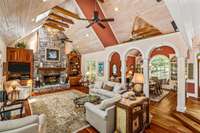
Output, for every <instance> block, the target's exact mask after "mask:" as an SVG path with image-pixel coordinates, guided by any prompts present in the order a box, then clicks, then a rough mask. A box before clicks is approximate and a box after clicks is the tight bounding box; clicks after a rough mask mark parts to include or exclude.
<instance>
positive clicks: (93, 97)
mask: <svg viewBox="0 0 200 133" xmlns="http://www.w3.org/2000/svg"><path fill="white" fill-rule="evenodd" d="M86 102H90V103H93V104H99V103H100V102H101V98H100V97H99V96H97V95H86V96H82V97H78V98H76V99H74V104H75V106H76V107H82V106H83V105H84V104H85V103H86Z"/></svg>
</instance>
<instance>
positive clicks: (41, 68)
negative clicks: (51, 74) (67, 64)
mask: <svg viewBox="0 0 200 133" xmlns="http://www.w3.org/2000/svg"><path fill="white" fill-rule="evenodd" d="M38 70H39V71H58V72H61V71H65V70H66V68H62V67H40V68H38Z"/></svg>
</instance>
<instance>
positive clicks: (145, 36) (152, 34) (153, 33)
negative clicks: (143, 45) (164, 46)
mask: <svg viewBox="0 0 200 133" xmlns="http://www.w3.org/2000/svg"><path fill="white" fill-rule="evenodd" d="M157 35H161V33H159V32H152V33H149V34H145V35H143V37H144V38H147V37H152V36H157Z"/></svg>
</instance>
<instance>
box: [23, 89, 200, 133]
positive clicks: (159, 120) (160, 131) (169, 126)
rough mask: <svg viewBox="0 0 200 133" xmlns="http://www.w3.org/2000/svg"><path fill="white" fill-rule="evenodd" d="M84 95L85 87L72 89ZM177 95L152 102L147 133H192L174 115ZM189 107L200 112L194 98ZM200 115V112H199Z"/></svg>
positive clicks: (87, 131)
mask: <svg viewBox="0 0 200 133" xmlns="http://www.w3.org/2000/svg"><path fill="white" fill-rule="evenodd" d="M70 89H76V90H79V91H81V92H84V93H88V89H87V88H85V87H72V88H70ZM59 91H64V90H59ZM46 93H52V92H48V91H47V92H43V93H35V94H34V96H37V95H42V94H46ZM176 98H177V96H176V93H175V92H170V93H169V94H168V95H167V96H166V97H165V98H164V99H163V100H162V101H161V102H159V103H155V102H150V112H151V114H152V115H153V119H152V124H151V126H150V128H149V129H146V130H145V132H146V133H192V131H191V130H189V129H188V128H186V127H185V126H184V125H183V124H182V123H181V122H180V121H178V120H176V119H175V118H174V117H173V116H172V113H173V112H174V111H175V110H176ZM186 103H187V107H188V108H189V109H190V110H195V111H199V107H200V101H198V100H195V99H193V98H187V102H186ZM25 107H26V108H25V109H26V113H27V114H26V115H30V108H29V106H28V103H26V106H25ZM199 114H200V112H199ZM78 133H98V132H97V131H96V130H95V129H94V128H93V127H88V128H85V129H83V130H81V131H79V132H78Z"/></svg>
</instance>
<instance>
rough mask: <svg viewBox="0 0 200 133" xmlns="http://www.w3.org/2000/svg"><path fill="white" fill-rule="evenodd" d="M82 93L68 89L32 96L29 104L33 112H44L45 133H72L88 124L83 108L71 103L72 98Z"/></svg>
mask: <svg viewBox="0 0 200 133" xmlns="http://www.w3.org/2000/svg"><path fill="white" fill-rule="evenodd" d="M84 95H85V94H84V93H81V92H79V91H76V90H69V91H63V92H57V93H52V94H45V95H40V96H35V97H32V98H30V99H29V104H30V108H31V111H32V113H33V114H42V113H44V114H46V116H47V133H73V132H75V131H77V130H78V129H80V128H82V127H85V126H87V125H88V123H87V122H86V120H85V115H84V109H83V108H76V107H75V105H74V103H73V99H75V98H76V97H80V96H84Z"/></svg>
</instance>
